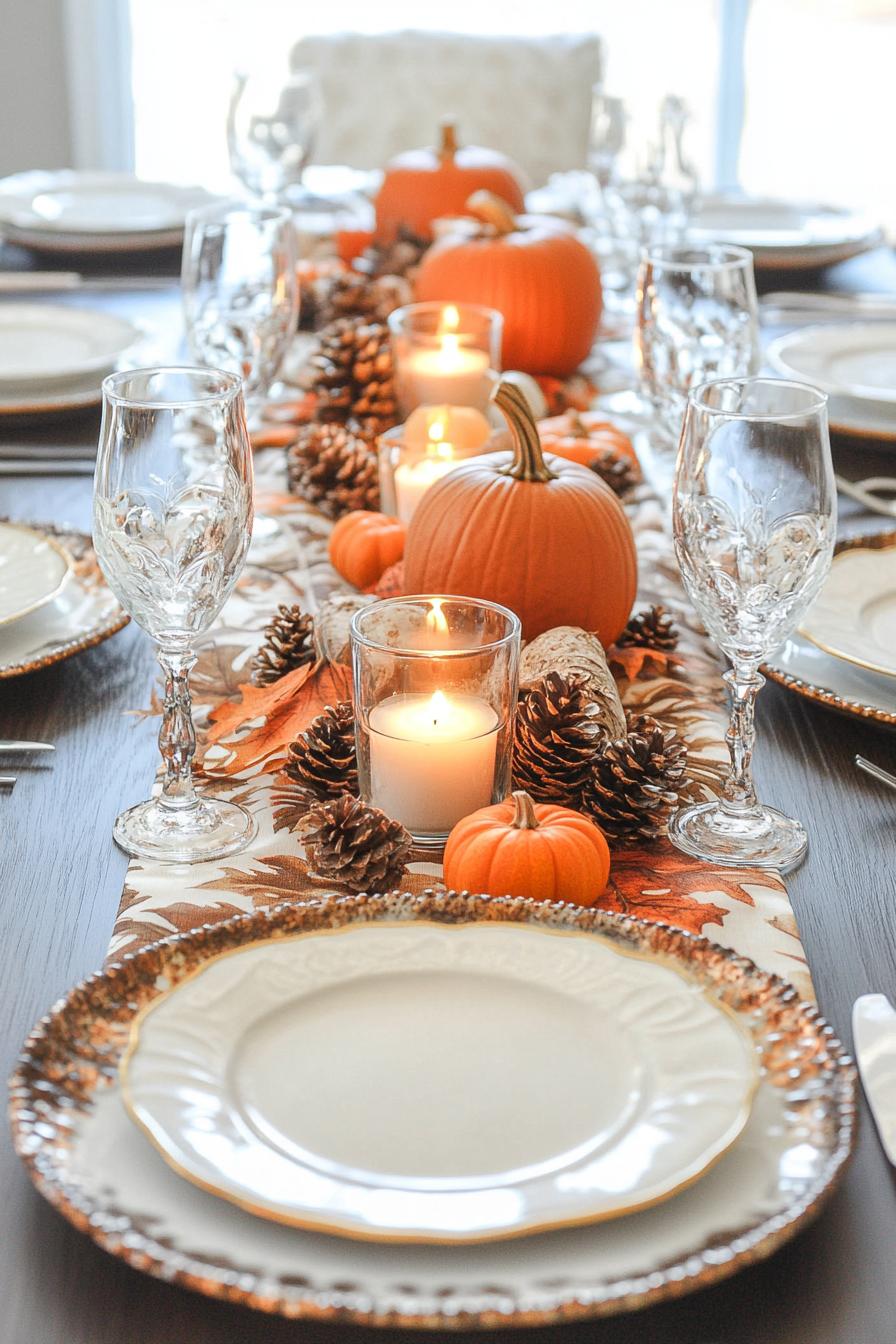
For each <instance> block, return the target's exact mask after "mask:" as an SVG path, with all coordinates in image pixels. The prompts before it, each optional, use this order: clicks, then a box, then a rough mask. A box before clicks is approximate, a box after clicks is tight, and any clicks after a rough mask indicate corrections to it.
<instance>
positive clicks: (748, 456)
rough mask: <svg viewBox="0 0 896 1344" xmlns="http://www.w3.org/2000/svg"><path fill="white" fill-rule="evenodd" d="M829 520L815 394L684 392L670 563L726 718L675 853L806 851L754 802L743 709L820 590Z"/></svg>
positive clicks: (829, 542) (770, 860) (830, 537)
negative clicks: (717, 774)
mask: <svg viewBox="0 0 896 1344" xmlns="http://www.w3.org/2000/svg"><path fill="white" fill-rule="evenodd" d="M836 519H837V495H836V489H835V485H834V473H833V467H832V465H831V448H830V440H829V437H828V420H827V398H826V397H825V395H824V393H822V392H819V391H818V390H817V389H816V388H814V387H809V386H807V385H806V384H804V383H795V382H784V381H778V380H775V379H771V378H746V379H722V380H718V381H715V382H710V383H704V384H703V385H702V386H701V387H698V388H696V389H694V390H693V391H692V392H691V394H690V396H689V398H688V406H687V412H686V415H685V420H684V427H683V429H682V434H681V442H680V444H679V449H678V461H677V465H676V479H675V488H674V495H673V530H674V539H675V552H676V555H677V557H678V563H679V566H680V569H681V575H682V578H683V580H684V586H685V588H686V589H687V592H688V595H689V597H690V598H691V601H692V602H693V604H694V606H695V607H696V609H697V612H698V614H699V615H700V617H701V619H702V621H703V623H704V625H705V626H706V629H707V631H708V632H709V634H710V636H711V638H712V639H713V640H715V642H716V643H717V644H718V645H719V646H720V648H721V649H722V650H723V652H724V653H726V654H727V656H728V658H729V659H730V661H731V665H732V666H731V670H730V671H729V672H727V673H726V674H725V681H726V682H727V684H728V686H729V689H730V692H731V701H732V707H731V724H730V727H729V730H728V734H727V740H728V748H729V751H730V753H731V768H730V772H729V774H728V777H727V779H726V781H725V784H724V787H723V790H722V794H721V797H719V798H718V799H716V800H714V801H712V802H704V803H698V804H696V805H695V806H691V807H687V808H684V809H683V810H681V811H679V812H677V813H676V814H675V815H674V816H673V818H672V821H671V823H670V826H669V836H670V839H671V840H672V842H673V843H674V844H675V845H677V846H678V848H679V849H683V850H685V851H686V852H687V853H688V854H695V855H696V856H697V857H698V858H701V859H708V860H709V861H710V862H712V863H722V864H744V865H747V866H751V867H757V868H782V869H786V868H790V867H793V866H794V865H795V864H796V863H798V862H799V861H800V860H801V859H802V858H803V857H804V855H805V853H806V850H807V848H808V837H807V835H806V832H805V830H804V828H803V827H802V826H801V824H800V823H799V822H798V821H794V820H792V819H791V818H790V817H787V816H785V815H784V814H783V813H781V812H778V811H776V810H775V809H774V808H771V807H765V806H763V805H762V804H760V802H759V800H758V799H757V796H756V790H755V787H754V784H753V777H752V771H751V763H752V756H753V743H754V737H755V730H754V725H753V711H754V702H755V699H756V694H757V692H758V691H759V689H760V688H761V687H762V685H763V684H764V681H765V678H764V677H762V676H761V675H760V673H759V671H758V669H759V666H760V664H761V663H762V662H763V660H764V659H765V658H767V657H768V655H769V654H770V653H771V652H772V651H773V650H774V649H775V648H777V646H778V645H779V644H780V643H781V642H782V641H783V640H784V639H785V638H786V637H787V635H789V634H790V632H791V631H792V630H793V629H794V627H795V626H796V625H797V624H798V623H799V621H800V619H801V618H802V616H803V614H804V613H805V611H806V610H807V608H808V607H809V604H810V603H811V601H812V599H813V598H814V597H815V596H816V594H817V593H818V591H819V589H820V588H821V586H822V584H823V582H824V579H825V577H826V575H827V572H828V569H829V568H830V563H831V555H832V552H833V546H834V533H835V528H836Z"/></svg>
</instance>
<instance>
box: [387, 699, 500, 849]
mask: <svg viewBox="0 0 896 1344" xmlns="http://www.w3.org/2000/svg"><path fill="white" fill-rule="evenodd" d="M498 726H499V725H498V715H497V714H496V713H495V711H494V710H493V709H492V707H491V705H489V704H488V703H487V702H486V701H485V700H482V699H480V698H479V697H478V696H475V695H453V694H452V695H450V696H449V695H444V694H443V693H442V692H441V691H436V692H435V693H434V694H433V695H393V696H390V697H389V698H388V699H387V700H382V701H380V703H379V704H378V705H376V706H374V708H373V709H372V710H371V711H370V715H369V717H368V728H369V732H370V794H371V802H372V803H373V804H374V806H375V807H379V808H382V810H383V811H384V812H385V813H386V815H387V816H389V817H392V818H394V819H395V820H396V821H400V822H402V824H403V825H404V826H406V827H407V829H408V830H409V831H411V832H412V833H413V834H416V835H425V834H433V835H440V834H447V832H448V831H450V830H451V828H452V826H453V825H454V824H455V822H458V821H460V819H461V817H466V816H468V815H469V814H470V813H471V812H475V811H476V809H477V808H480V807H487V806H488V805H489V803H491V801H492V790H493V788H494V781H495V757H496V752H497V745H498Z"/></svg>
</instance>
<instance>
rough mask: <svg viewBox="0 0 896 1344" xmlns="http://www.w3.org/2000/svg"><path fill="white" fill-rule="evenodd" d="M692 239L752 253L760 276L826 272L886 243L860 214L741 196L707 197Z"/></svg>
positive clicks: (874, 225)
mask: <svg viewBox="0 0 896 1344" xmlns="http://www.w3.org/2000/svg"><path fill="white" fill-rule="evenodd" d="M688 233H689V236H690V237H691V238H693V239H696V240H700V241H714V242H723V243H733V244H735V245H736V246H738V247H748V248H749V249H750V251H751V252H752V253H753V264H754V266H755V267H756V269H757V270H789V269H798V268H804V269H808V268H813V267H817V266H828V265H832V264H833V263H834V262H837V261H845V260H846V259H847V258H848V257H853V256H857V255H858V254H859V253H860V252H866V251H868V249H869V248H872V247H876V246H877V245H878V244H879V243H880V242H881V240H882V234H881V230H880V228H879V226H878V225H877V223H876V222H875V221H874V220H873V219H872V218H871V217H869V216H868V215H866V214H864V213H862V212H858V211H854V210H847V209H844V208H840V207H838V206H831V205H822V204H820V203H818V202H796V201H780V200H773V199H771V198H764V197H750V196H737V195H717V196H706V197H704V198H703V200H702V201H701V202H700V204H699V205H698V207H697V210H696V213H695V214H694V216H693V218H692V220H691V222H690V225H689V229H688Z"/></svg>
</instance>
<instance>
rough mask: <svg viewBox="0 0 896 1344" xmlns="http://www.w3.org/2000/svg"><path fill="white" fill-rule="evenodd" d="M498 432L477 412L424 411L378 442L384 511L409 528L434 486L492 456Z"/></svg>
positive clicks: (430, 408) (461, 409) (429, 408)
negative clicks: (462, 466) (472, 460)
mask: <svg viewBox="0 0 896 1344" xmlns="http://www.w3.org/2000/svg"><path fill="white" fill-rule="evenodd" d="M493 434H494V431H493V430H492V427H491V425H490V424H489V422H488V420H487V419H486V418H485V416H484V415H483V414H482V412H481V411H477V410H476V408H475V407H474V406H418V407H417V409H416V410H415V411H412V412H411V414H410V416H409V417H408V419H407V421H406V422H405V423H404V424H403V425H396V426H395V428H394V429H387V430H386V432H385V433H384V434H381V435H380V437H379V440H378V451H379V473H380V508H381V509H382V511H383V513H387V514H390V515H392V516H393V517H395V518H400V519H401V521H402V522H403V523H404V525H405V527H407V525H408V524H409V523H410V521H411V519H412V518H413V516H414V513H415V511H416V508H417V505H418V504H419V503H420V500H421V499H422V498H423V496H424V495H425V494H426V492H427V490H428V489H429V488H430V486H431V485H435V483H436V481H440V480H441V479H442V477H443V476H447V475H448V473H449V471H453V470H454V468H455V467H457V466H459V465H460V463H461V462H464V461H466V459H467V458H470V457H476V456H477V455H478V454H479V453H487V452H488V451H489V440H490V439H491V438H492V437H493Z"/></svg>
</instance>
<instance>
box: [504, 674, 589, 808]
mask: <svg viewBox="0 0 896 1344" xmlns="http://www.w3.org/2000/svg"><path fill="white" fill-rule="evenodd" d="M601 739H602V730H601V722H600V717H599V710H598V706H597V705H596V704H595V703H594V701H593V700H591V699H590V698H589V696H588V692H587V689H586V681H585V678H584V677H580V676H570V677H565V676H564V675H563V674H562V673H561V672H549V673H548V674H547V676H545V677H539V678H538V680H537V681H535V682H533V683H532V684H531V686H526V687H524V688H523V689H522V690H521V691H520V699H519V704H518V705H517V714H516V730H515V736H514V745H513V784H514V788H517V789H525V791H526V792H527V793H528V794H531V796H532V797H533V798H536V799H538V800H539V801H540V802H544V803H560V804H561V805H563V806H565V807H575V806H577V805H578V803H579V801H580V800H581V796H582V789H583V788H584V787H585V784H586V782H587V780H588V777H589V775H590V773H591V766H592V763H593V761H594V757H595V753H596V751H597V750H598V747H599V745H600V742H601Z"/></svg>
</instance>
